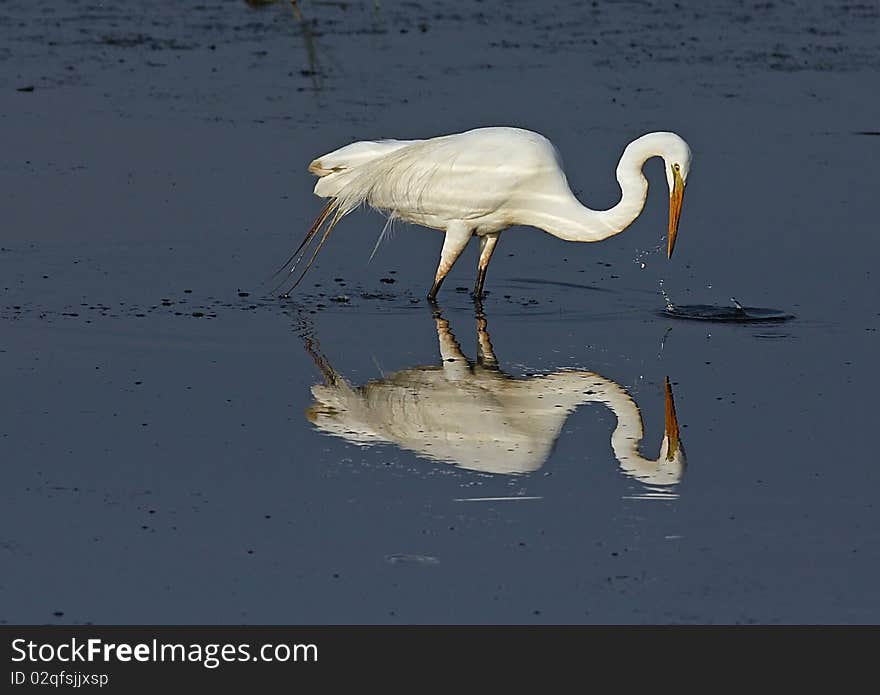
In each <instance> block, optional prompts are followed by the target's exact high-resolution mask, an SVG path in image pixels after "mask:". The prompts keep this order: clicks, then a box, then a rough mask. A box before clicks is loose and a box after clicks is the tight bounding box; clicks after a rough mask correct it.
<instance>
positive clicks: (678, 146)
mask: <svg viewBox="0 0 880 695" xmlns="http://www.w3.org/2000/svg"><path fill="white" fill-rule="evenodd" d="M651 157H662V158H663V161H664V165H665V170H666V181H667V183H668V184H669V237H668V245H667V255H668V256H669V257H670V258H671V257H672V250H673V248H674V247H675V237H676V234H677V233H678V221H679V217H680V215H681V204H682V196H683V194H684V187H685V184H686V183H687V177H688V172H689V171H690V166H691V151H690V148H689V147H688V144H687V143H686V142H685V141H684V140H683V139H682V138H680V137H679V136H678V135H676V134H675V133H666V132H658V133H648V134H647V135H643V136H642V137H640V138H638V139H636V140H633V141H632V142H631V143H630V144H629V145H627V147H626V149H625V150H624V151H623V155H622V156H621V158H620V162H619V163H618V165H617V181H618V183H619V184H620V190H621V199H620V202H619V203H618V204H617V205H615V206H614V207H613V208H611V209H609V210H591V209H590V208H588V207H585V206H584V205H582V204H581V203H580V202H579V201H578V200H577V198H576V197H575V196H574V194H573V193H572V192H571V189H570V188H569V186H568V181H567V180H566V177H565V172H564V171H563V169H562V162H561V160H560V157H559V154H558V152H557V151H556V148H555V147H554V146H553V144H552V143H551V142H550V141H549V140H547V138H545V137H544V136H542V135H539V134H538V133H534V132H532V131H529V130H522V129H519V128H479V129H476V130H469V131H467V132H464V133H456V134H453V135H443V136H440V137H436V138H431V139H430V140H378V141H363V142H355V143H352V144H350V145H346V146H345V147H343V148H341V149H338V150H335V151H334V152H330V153H329V154H325V155H323V156H321V157H318V158H317V159H315V160H314V161H313V162H312V163H311V164H310V165H309V171H311V172H312V173H314V174H316V175H317V176H318V177H319V180H318V182H317V184H316V185H315V194H316V195H318V196H320V197H322V198H329V199H330V200H329V202H328V203H327V205H326V206H325V207H324V209H323V210H322V211H321V214H320V215H319V216H318V218H317V219H316V220H315V222H314V224H313V225H312V227H311V229H309V231H308V233H307V234H306V237H305V239H304V240H303V242H302V244H300V247H299V248H298V249H297V250H296V251H295V252H294V253H293V255H292V256H291V257H290V259H288V261H287V263H285V264H284V266H282V269H283V268H285V267H287V265H288V264H290V263H291V262H292V267H291V268H290V272H291V273H293V272H294V270H295V269H296V267H297V265H298V264H299V262H300V261H301V260H302V258H303V256H304V255H305V253H306V250H307V246H308V244H309V242H310V241H311V240H312V239H313V238H315V236H316V235H317V234H318V232H319V231H320V230H321V229H322V228H323V229H324V232H323V235H322V236H321V239H320V241H319V243H318V245H317V247H316V248H315V251H314V252H313V254H312V256H311V259H310V260H309V262H308V264H307V265H306V268H305V270H303V272H302V274H301V275H300V277H299V279H297V281H296V282H295V283H294V284H293V286H292V287H291V288H290V290H289V291H291V290H293V288H294V287H296V285H297V284H299V282H300V281H301V280H302V278H303V277H304V276H305V273H306V272H307V271H308V269H309V268H310V267H311V265H312V263H313V262H314V260H315V258H316V257H317V255H318V252H319V251H320V250H321V247H322V246H323V245H324V242H325V241H326V240H327V237H328V236H329V235H330V232H331V231H332V229H333V227H334V226H335V225H336V223H337V222H339V220H340V219H341V218H342V217H344V216H345V215H347V214H348V213H350V212H351V211H352V210H354V209H355V208H357V207H358V206H359V205H361V204H362V203H367V204H369V205H370V206H372V207H374V208H377V209H379V210H382V211H384V212H385V213H387V214H388V217H389V220H388V224H390V223H391V221H392V220H394V219H402V220H405V221H407V222H412V223H415V224H419V225H423V226H425V227H432V228H434V229H439V230H442V231H443V232H445V233H446V238H445V240H444V242H443V249H442V251H441V252H440V264H439V266H438V268H437V273H436V275H435V277H434V284H433V285H432V286H431V290H430V292H429V293H428V298H429V299H434V298H436V296H437V291H438V290H439V289H440V285H441V284H442V282H443V280H444V278H445V277H446V275H447V274H448V273H449V271H450V269H451V268H452V265H453V264H454V263H455V261H456V259H458V257H459V256H460V255H461V252H462V251H463V250H464V248H465V246H466V245H467V242H468V241H469V240H470V238H471V236H474V235H476V236H478V237H479V238H480V260H479V266H478V273H477V281H476V284H475V286H474V295H475V297H476V298H477V299H479V298H480V297H481V296H482V292H483V283H484V282H485V280H486V270H487V268H488V267H489V261H490V260H491V258H492V253H493V252H494V251H495V247H496V245H497V243H498V237H499V236H500V234H501V232H502V231H504V230H505V229H507V228H508V227H511V226H513V225H526V226H530V227H537V228H538V229H542V230H544V231H545V232H548V233H549V234H552V235H554V236H556V237H559V238H560V239H564V240H566V241H600V240H602V239H607V238H608V237H610V236H613V235H615V234H619V233H620V232H622V231H623V230H624V229H626V228H627V227H628V226H629V225H630V224H632V222H633V221H634V220H635V219H636V217H638V216H639V214H640V213H641V211H642V209H643V208H644V206H645V198H646V197H647V194H648V182H647V180H646V179H645V177H644V175H643V173H642V166H643V165H644V164H645V162H646V161H647V160H648V159H650V158H651ZM387 227H388V225H387V224H386V229H387ZM384 232H385V230H383V235H384ZM381 238H382V236H381V235H380V237H379V239H380V241H381ZM377 246H378V242H377Z"/></svg>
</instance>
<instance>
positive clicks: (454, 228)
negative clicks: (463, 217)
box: [428, 222, 473, 301]
mask: <svg viewBox="0 0 880 695" xmlns="http://www.w3.org/2000/svg"><path fill="white" fill-rule="evenodd" d="M472 234H473V230H472V229H471V228H470V227H468V226H467V225H465V224H464V223H461V222H453V223H452V224H450V225H449V226H448V227H447V228H446V238H445V239H444V240H443V249H442V250H441V251H440V264H439V265H438V266H437V274H436V275H435V276H434V284H433V285H431V291H430V292H428V299H430V300H432V301H433V300H434V299H436V298H437V291H438V290H439V289H440V285H442V284H443V280H445V279H446V276H447V275H448V274H449V271H450V270H452V266H453V265H454V264H455V262H456V261H457V260H458V257H459V256H460V255H461V252H462V251H464V247H465V246H467V243H468V241H470V238H471V235H472Z"/></svg>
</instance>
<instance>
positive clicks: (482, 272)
mask: <svg viewBox="0 0 880 695" xmlns="http://www.w3.org/2000/svg"><path fill="white" fill-rule="evenodd" d="M499 236H501V232H495V233H494V234H486V235H484V236H481V237H480V263H479V266H478V269H477V282H476V284H475V285H474V299H476V300H480V299H482V298H483V283H485V282H486V270H487V269H488V268H489V261H491V260H492V254H493V253H494V252H495V245H496V244H497V243H498V237H499Z"/></svg>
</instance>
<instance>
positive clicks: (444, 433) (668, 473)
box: [306, 313, 685, 489]
mask: <svg viewBox="0 0 880 695" xmlns="http://www.w3.org/2000/svg"><path fill="white" fill-rule="evenodd" d="M435 320H436V324H437V338H438V340H439V343H440V355H441V357H442V362H441V364H440V365H439V366H423V367H413V368H411V369H404V370H401V371H398V372H395V373H393V374H389V375H387V376H385V377H383V378H382V379H376V380H373V381H370V382H368V383H366V384H364V385H363V386H353V385H351V384H349V383H348V381H346V380H345V378H344V377H342V376H341V375H340V374H338V373H337V372H336V370H334V369H333V367H332V366H331V365H330V362H329V361H328V360H327V358H326V357H325V356H324V355H323V354H322V353H321V351H320V349H319V348H318V346H317V342H316V340H315V338H314V337H313V336H311V335H306V349H307V350H308V351H309V353H310V354H311V355H312V357H313V358H314V360H315V363H316V364H317V365H318V368H319V369H320V370H321V372H322V374H323V375H324V381H325V383H324V384H318V385H315V386H313V387H312V395H313V396H314V397H315V403H314V405H312V406H311V407H310V408H309V409H308V410H307V411H306V416H307V417H308V419H309V420H310V421H311V422H312V423H313V424H314V425H315V426H316V427H318V429H320V430H321V431H323V432H326V433H328V434H332V435H336V436H338V437H342V438H343V439H345V440H347V441H349V442H353V443H356V444H384V443H391V444H395V445H397V446H399V447H401V448H402V449H408V450H409V451H412V452H415V453H416V454H418V455H419V456H422V457H424V458H428V459H432V460H435V461H444V462H447V463H453V464H455V465H458V466H461V467H462V468H467V469H470V470H475V471H482V472H486V473H502V474H516V473H530V472H532V471H536V470H538V469H539V468H540V467H541V466H542V465H543V464H544V462H545V461H546V460H547V458H548V457H549V456H550V452H551V451H552V449H553V444H554V443H555V442H556V439H557V438H558V437H559V434H560V432H561V431H562V426H563V425H564V424H565V421H566V419H567V418H568V416H569V415H570V414H571V413H572V412H573V411H574V410H575V408H577V407H578V406H579V405H582V404H585V403H601V404H603V405H606V406H607V407H608V408H609V409H610V410H611V411H612V412H613V413H614V415H615V416H616V417H617V425H616V426H615V428H614V431H613V432H612V433H611V450H612V452H613V454H614V457H615V458H616V459H617V461H618V464H619V465H620V468H621V470H622V471H623V472H624V473H625V474H626V475H627V476H629V477H631V478H634V479H636V480H638V481H640V482H642V483H644V484H646V485H651V486H662V487H666V488H667V489H668V486H670V485H675V484H676V483H678V482H679V480H680V479H681V476H682V473H683V471H684V467H685V456H684V448H683V447H682V444H681V440H680V438H679V428H678V420H677V418H676V415H675V405H674V404H673V401H672V387H671V386H670V384H669V380H668V379H667V380H666V386H665V402H666V405H665V410H666V417H665V428H664V435H663V440H662V442H661V443H660V452H659V454H658V456H657V458H656V459H649V458H645V457H644V456H642V455H641V454H640V453H639V444H640V443H641V440H642V436H643V434H644V427H643V425H642V417H641V414H640V412H639V408H638V406H637V405H636V403H635V401H634V400H633V399H632V397H631V396H630V395H629V394H628V393H627V392H626V390H625V389H624V388H623V387H622V386H620V385H619V384H617V383H616V382H614V381H612V380H611V379H608V378H606V377H603V376H601V375H599V374H596V373H595V372H589V371H581V370H573V369H572V370H569V369H561V370H558V371H556V372H554V373H552V374H541V375H535V376H529V377H527V378H524V379H516V378H514V377H512V376H510V375H508V374H505V373H504V372H503V371H501V370H500V369H499V368H498V362H497V359H496V357H495V352H494V350H493V348H492V343H491V341H490V339H489V333H488V331H487V329H486V319H485V317H483V316H482V315H478V317H477V341H478V342H477V344H478V353H477V362H476V364H472V363H471V362H469V361H468V359H467V358H466V357H465V355H464V353H462V351H461V348H460V347H459V345H458V343H457V342H456V340H455V336H454V335H453V334H452V332H451V331H450V330H449V324H448V323H447V321H446V319H444V318H443V317H442V316H441V315H440V314H439V313H437V314H435Z"/></svg>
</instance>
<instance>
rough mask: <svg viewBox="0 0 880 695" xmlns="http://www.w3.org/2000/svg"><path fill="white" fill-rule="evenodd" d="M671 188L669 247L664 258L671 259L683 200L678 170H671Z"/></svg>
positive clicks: (682, 188) (682, 187)
mask: <svg viewBox="0 0 880 695" xmlns="http://www.w3.org/2000/svg"><path fill="white" fill-rule="evenodd" d="M672 177H673V186H672V195H671V196H669V246H668V247H667V249H666V257H667V258H672V250H673V249H674V248H675V237H676V236H677V235H678V220H679V218H680V217H681V201H682V199H683V198H684V181H682V180H681V174H680V173H679V172H678V170H676V169H673V170H672Z"/></svg>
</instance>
